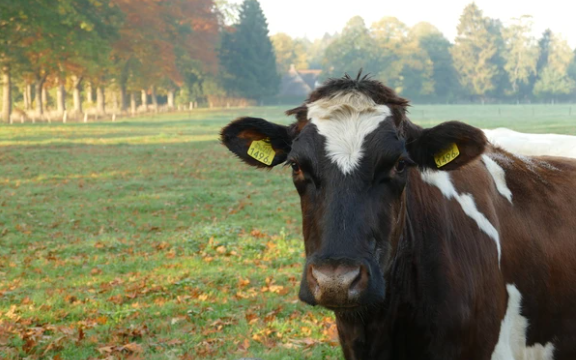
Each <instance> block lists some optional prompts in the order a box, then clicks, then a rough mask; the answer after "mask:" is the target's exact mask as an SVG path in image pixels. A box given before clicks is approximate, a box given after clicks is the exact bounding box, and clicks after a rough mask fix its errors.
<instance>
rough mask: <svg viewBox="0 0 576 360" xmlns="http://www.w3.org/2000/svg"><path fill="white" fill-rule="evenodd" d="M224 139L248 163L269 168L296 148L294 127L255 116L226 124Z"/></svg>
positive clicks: (228, 146)
mask: <svg viewBox="0 0 576 360" xmlns="http://www.w3.org/2000/svg"><path fill="white" fill-rule="evenodd" d="M220 141H222V144H224V145H225V146H226V147H227V148H228V150H230V151H231V152H233V153H234V154H236V156H238V157H239V158H240V159H241V160H242V161H244V162H246V163H247V164H249V165H252V166H256V167H267V168H271V167H274V166H276V165H278V164H281V163H283V162H284V161H286V158H287V157H288V153H289V152H290V149H291V147H292V136H291V128H290V127H288V126H283V125H278V124H274V123H271V122H269V121H266V120H264V119H258V118H251V117H244V118H240V119H237V120H234V121H232V122H231V123H230V124H228V126H226V127H224V128H223V129H222V131H221V132H220Z"/></svg>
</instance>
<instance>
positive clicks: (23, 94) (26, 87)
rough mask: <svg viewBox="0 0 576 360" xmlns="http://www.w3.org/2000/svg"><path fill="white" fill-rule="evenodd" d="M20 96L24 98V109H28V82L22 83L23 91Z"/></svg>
mask: <svg viewBox="0 0 576 360" xmlns="http://www.w3.org/2000/svg"><path fill="white" fill-rule="evenodd" d="M22 98H23V99H24V110H30V103H31V101H30V100H31V99H30V94H29V93H28V82H27V81H26V82H25V83H24V91H22Z"/></svg>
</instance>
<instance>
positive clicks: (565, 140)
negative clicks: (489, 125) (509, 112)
mask: <svg viewBox="0 0 576 360" xmlns="http://www.w3.org/2000/svg"><path fill="white" fill-rule="evenodd" d="M482 131H484V134H485V135H486V138H488V140H489V141H490V142H491V143H492V144H494V145H498V146H500V147H502V148H504V149H505V150H507V151H509V152H512V153H516V154H519V155H530V156H534V155H551V156H562V157H570V158H576V136H570V135H559V134H526V133H521V132H518V131H514V130H510V129H506V128H497V129H492V130H489V129H484V130H482Z"/></svg>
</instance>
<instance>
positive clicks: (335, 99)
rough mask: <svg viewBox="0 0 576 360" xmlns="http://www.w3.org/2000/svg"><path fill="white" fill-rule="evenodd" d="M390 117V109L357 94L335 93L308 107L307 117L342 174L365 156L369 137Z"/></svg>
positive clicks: (350, 170)
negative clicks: (367, 137) (322, 138)
mask: <svg viewBox="0 0 576 360" xmlns="http://www.w3.org/2000/svg"><path fill="white" fill-rule="evenodd" d="M390 115H391V111H390V108H389V107H388V106H386V105H378V104H376V103H375V102H374V100H372V99H371V98H369V97H367V96H366V95H364V94H361V93H359V92H357V91H350V92H345V93H338V94H336V95H334V96H332V97H330V98H326V99H320V100H318V101H315V102H313V103H310V104H308V117H309V118H310V120H311V122H312V124H314V125H316V128H317V129H318V133H319V134H320V135H322V136H324V137H325V138H326V153H327V155H328V158H330V160H331V161H332V162H333V163H335V164H336V165H337V166H338V168H339V169H340V170H341V171H342V172H343V173H344V174H349V173H351V172H352V171H353V170H354V169H355V168H356V167H357V166H358V164H359V163H360V160H361V159H362V155H363V154H364V152H363V149H362V145H363V143H364V139H365V138H366V136H367V135H368V134H370V133H371V132H373V131H374V130H376V128H377V127H378V125H379V124H380V123H381V122H382V121H384V119H386V117H387V116H390Z"/></svg>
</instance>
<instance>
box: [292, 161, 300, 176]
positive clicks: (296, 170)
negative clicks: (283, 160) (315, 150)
mask: <svg viewBox="0 0 576 360" xmlns="http://www.w3.org/2000/svg"><path fill="white" fill-rule="evenodd" d="M290 167H292V171H294V172H295V173H297V172H299V171H300V166H299V165H298V164H297V163H296V162H295V161H291V162H290Z"/></svg>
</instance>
